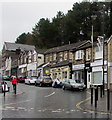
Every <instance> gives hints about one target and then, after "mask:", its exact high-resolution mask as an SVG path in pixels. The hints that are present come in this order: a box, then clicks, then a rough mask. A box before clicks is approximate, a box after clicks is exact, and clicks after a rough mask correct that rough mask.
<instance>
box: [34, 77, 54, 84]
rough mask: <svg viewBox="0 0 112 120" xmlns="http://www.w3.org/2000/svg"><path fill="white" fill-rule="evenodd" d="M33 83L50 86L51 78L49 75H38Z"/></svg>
mask: <svg viewBox="0 0 112 120" xmlns="http://www.w3.org/2000/svg"><path fill="white" fill-rule="evenodd" d="M35 85H39V86H52V79H51V77H49V76H42V77H39V78H38V79H37V80H36V81H35Z"/></svg>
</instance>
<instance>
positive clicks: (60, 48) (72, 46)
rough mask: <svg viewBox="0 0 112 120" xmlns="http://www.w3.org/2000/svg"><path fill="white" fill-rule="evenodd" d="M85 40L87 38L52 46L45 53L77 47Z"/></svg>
mask: <svg viewBox="0 0 112 120" xmlns="http://www.w3.org/2000/svg"><path fill="white" fill-rule="evenodd" d="M86 42H88V40H85V41H80V42H77V43H72V44H67V45H63V46H58V47H54V48H50V49H48V50H46V52H45V54H48V53H54V52H61V51H66V50H72V49H74V48H77V47H78V46H80V45H83V44H84V43H86Z"/></svg>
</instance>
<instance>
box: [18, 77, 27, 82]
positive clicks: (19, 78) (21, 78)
mask: <svg viewBox="0 0 112 120" xmlns="http://www.w3.org/2000/svg"><path fill="white" fill-rule="evenodd" d="M25 79H26V76H25V77H24V76H18V78H17V80H18V82H19V83H24V82H25Z"/></svg>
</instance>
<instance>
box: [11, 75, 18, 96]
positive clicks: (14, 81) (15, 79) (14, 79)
mask: <svg viewBox="0 0 112 120" xmlns="http://www.w3.org/2000/svg"><path fill="white" fill-rule="evenodd" d="M17 84H18V81H17V78H16V77H14V78H13V79H12V85H13V90H14V91H15V94H16V85H17Z"/></svg>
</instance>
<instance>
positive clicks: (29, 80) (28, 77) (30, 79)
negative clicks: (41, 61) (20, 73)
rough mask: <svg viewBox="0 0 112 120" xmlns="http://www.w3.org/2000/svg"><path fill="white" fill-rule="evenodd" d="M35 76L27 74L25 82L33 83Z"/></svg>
mask: <svg viewBox="0 0 112 120" xmlns="http://www.w3.org/2000/svg"><path fill="white" fill-rule="evenodd" d="M36 80H37V76H27V77H26V79H25V84H35V81H36Z"/></svg>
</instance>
